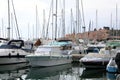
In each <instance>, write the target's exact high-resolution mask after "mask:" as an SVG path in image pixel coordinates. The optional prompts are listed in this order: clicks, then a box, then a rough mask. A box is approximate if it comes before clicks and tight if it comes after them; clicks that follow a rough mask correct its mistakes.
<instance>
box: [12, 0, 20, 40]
mask: <svg viewBox="0 0 120 80" xmlns="http://www.w3.org/2000/svg"><path fill="white" fill-rule="evenodd" d="M12 7H13V12H14V16H15V22H16V27H17V32H18V37H19V39H20V38H21V37H20V32H19V29H18V22H17V17H16V14H15V8H14V4H13V0H12Z"/></svg>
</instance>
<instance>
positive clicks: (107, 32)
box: [66, 27, 120, 41]
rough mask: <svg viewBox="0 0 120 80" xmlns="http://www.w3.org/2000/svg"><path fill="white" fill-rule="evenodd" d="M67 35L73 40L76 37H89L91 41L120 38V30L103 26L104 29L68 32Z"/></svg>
mask: <svg viewBox="0 0 120 80" xmlns="http://www.w3.org/2000/svg"><path fill="white" fill-rule="evenodd" d="M66 37H67V38H69V39H72V40H75V38H77V39H88V40H91V41H92V40H96V41H105V40H110V39H120V30H115V29H110V28H109V27H103V29H102V28H100V29H98V30H97V29H94V30H93V31H88V32H83V33H78V34H67V35H66Z"/></svg>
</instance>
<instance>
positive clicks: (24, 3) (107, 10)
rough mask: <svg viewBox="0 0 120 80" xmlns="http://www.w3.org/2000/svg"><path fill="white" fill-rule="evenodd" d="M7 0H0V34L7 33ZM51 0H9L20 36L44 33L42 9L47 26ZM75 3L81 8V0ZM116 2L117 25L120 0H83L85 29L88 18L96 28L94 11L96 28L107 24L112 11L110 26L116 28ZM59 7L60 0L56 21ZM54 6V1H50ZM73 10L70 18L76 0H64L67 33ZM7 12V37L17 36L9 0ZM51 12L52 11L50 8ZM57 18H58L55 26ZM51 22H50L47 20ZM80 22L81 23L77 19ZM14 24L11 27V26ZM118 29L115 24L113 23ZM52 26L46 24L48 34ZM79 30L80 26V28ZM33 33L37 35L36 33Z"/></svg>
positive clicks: (61, 4) (25, 37) (33, 35)
mask: <svg viewBox="0 0 120 80" xmlns="http://www.w3.org/2000/svg"><path fill="white" fill-rule="evenodd" d="M7 1H8V0H0V37H7V27H8V10H7V8H8V6H7V5H8V3H7ZM51 1H52V0H13V3H14V8H15V13H16V17H17V22H18V28H19V31H20V35H21V37H22V38H24V39H28V38H30V39H33V38H35V37H42V36H43V35H44V34H43V32H42V30H43V20H44V19H43V10H45V14H44V15H45V22H46V26H47V22H48V16H49V10H50V4H51ZM54 1H55V0H54ZM79 3H80V4H79V6H80V11H81V0H79ZM116 4H117V8H118V10H117V11H118V12H117V14H118V15H117V16H118V18H117V19H118V20H117V21H118V22H117V26H119V25H120V19H119V16H120V15H119V14H120V10H119V8H120V0H83V10H84V19H85V26H86V31H87V30H88V26H89V22H90V21H91V22H92V27H93V28H96V11H97V26H98V27H97V28H98V29H99V28H102V27H103V26H111V15H112V27H115V28H116ZM36 6H37V14H38V15H37V26H39V27H38V28H37V31H36ZM62 8H63V0H58V21H59V20H60V17H61V9H62ZM54 9H55V4H54ZM71 9H72V10H73V16H74V20H76V0H65V26H66V33H70V29H69V28H70V23H71V22H70V15H71V11H70V10H71ZM10 12H11V16H12V17H11V25H12V26H13V27H11V28H12V29H11V32H13V33H11V37H15V36H17V34H16V33H15V32H16V25H15V18H14V14H13V7H12V0H10ZM53 13H55V11H54V12H53ZM59 24H60V22H58V26H59ZM50 25H51V23H50ZM81 26H83V24H82V23H81ZM14 28H15V29H14ZM117 28H118V29H120V28H119V27H117ZM51 29H52V28H51V27H49V30H50V33H49V36H51V35H52V30H51ZM81 31H82V30H81ZM36 34H37V35H36Z"/></svg>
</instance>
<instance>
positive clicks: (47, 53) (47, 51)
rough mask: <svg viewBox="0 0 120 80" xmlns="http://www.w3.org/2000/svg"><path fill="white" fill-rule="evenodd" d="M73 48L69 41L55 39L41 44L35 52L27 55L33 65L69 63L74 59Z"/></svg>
mask: <svg viewBox="0 0 120 80" xmlns="http://www.w3.org/2000/svg"><path fill="white" fill-rule="evenodd" d="M71 48H72V46H71V43H70V42H68V41H67V42H64V41H54V42H51V43H49V44H47V45H42V46H39V47H38V48H37V50H36V51H35V53H34V54H30V55H27V56H26V58H27V60H28V61H29V63H30V65H31V66H32V67H37V66H55V65H61V64H67V63H71V61H72V56H71V53H72V50H71Z"/></svg>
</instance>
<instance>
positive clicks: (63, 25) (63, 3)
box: [62, 0, 66, 37]
mask: <svg viewBox="0 0 120 80" xmlns="http://www.w3.org/2000/svg"><path fill="white" fill-rule="evenodd" d="M62 26H63V37H65V33H66V32H65V0H63V25H62Z"/></svg>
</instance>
